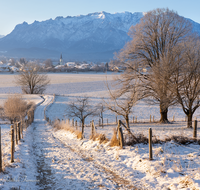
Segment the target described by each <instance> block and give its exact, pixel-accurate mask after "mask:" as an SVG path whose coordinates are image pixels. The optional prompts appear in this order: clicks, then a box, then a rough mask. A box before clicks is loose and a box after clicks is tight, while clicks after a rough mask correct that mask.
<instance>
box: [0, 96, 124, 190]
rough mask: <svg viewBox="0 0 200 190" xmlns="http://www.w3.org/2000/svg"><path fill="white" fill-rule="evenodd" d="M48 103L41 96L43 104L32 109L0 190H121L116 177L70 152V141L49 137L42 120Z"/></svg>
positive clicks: (45, 97) (46, 126) (50, 133)
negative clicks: (30, 120)
mask: <svg viewBox="0 0 200 190" xmlns="http://www.w3.org/2000/svg"><path fill="white" fill-rule="evenodd" d="M52 99H53V96H44V102H43V103H41V104H40V105H39V106H38V107H37V108H36V110H35V118H34V122H33V123H32V124H31V125H30V126H29V127H28V128H27V130H26V131H25V132H24V139H22V140H21V142H20V144H19V145H18V147H17V148H16V152H15V162H14V163H13V164H11V165H10V166H9V167H8V168H6V170H5V172H4V175H1V177H2V178H1V182H0V189H116V188H118V189H120V186H121V187H123V183H121V184H118V183H117V181H116V180H118V176H117V175H115V174H113V172H111V171H107V170H106V169H105V168H104V167H100V166H99V165H98V164H96V163H95V162H94V161H92V160H91V161H89V160H88V159H86V158H85V157H84V156H83V154H82V153H81V152H79V149H77V150H75V149H74V148H72V147H73V146H71V145H70V141H71V140H70V139H69V145H68V144H66V142H67V141H65V143H63V142H62V141H61V140H60V139H57V138H56V137H55V136H54V135H53V129H52V126H50V125H49V124H48V123H47V122H46V121H45V120H44V109H45V107H46V106H47V105H48V104H49V103H50V102H51V101H52ZM114 178H116V179H114ZM119 180H121V179H119ZM122 189H123V188H122Z"/></svg>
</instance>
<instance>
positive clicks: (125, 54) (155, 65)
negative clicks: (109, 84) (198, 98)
mask: <svg viewBox="0 0 200 190" xmlns="http://www.w3.org/2000/svg"><path fill="white" fill-rule="evenodd" d="M191 28H192V27H191V24H190V23H189V21H186V20H185V19H184V18H183V17H180V16H179V15H178V14H177V13H175V12H174V11H170V10H168V9H156V10H153V11H150V12H148V13H147V14H146V15H145V16H144V17H143V18H142V19H141V22H140V23H139V24H137V25H135V26H132V27H131V28H130V31H129V35H130V36H131V37H132V40H131V41H130V42H128V43H127V44H126V45H125V47H124V48H123V49H122V50H121V52H120V53H119V54H118V58H119V59H120V60H121V61H123V62H124V64H125V66H126V67H127V71H128V72H129V76H130V73H131V71H133V72H137V74H138V78H139V79H140V80H141V81H142V83H143V84H144V85H143V87H145V88H144V90H145V94H146V98H147V97H148V98H149V100H151V99H153V100H154V103H158V104H159V106H160V114H161V119H160V121H161V122H168V118H167V113H168V107H169V106H170V105H172V104H174V103H175V94H174V93H173V92H172V91H170V88H171V86H170V83H169V82H168V81H169V80H170V79H171V77H172V76H173V68H174V66H173V62H174V61H175V60H176V54H174V53H173V52H175V49H176V48H177V46H178V45H179V44H180V43H181V42H182V41H183V40H184V39H185V38H186V37H187V36H188V34H190V32H191ZM143 68H148V72H146V73H144V72H143ZM169 71H170V72H169Z"/></svg>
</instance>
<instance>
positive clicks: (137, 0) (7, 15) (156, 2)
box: [0, 0, 200, 35]
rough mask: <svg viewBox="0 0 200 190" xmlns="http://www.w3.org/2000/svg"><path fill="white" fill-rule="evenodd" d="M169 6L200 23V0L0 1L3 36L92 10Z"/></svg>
mask: <svg viewBox="0 0 200 190" xmlns="http://www.w3.org/2000/svg"><path fill="white" fill-rule="evenodd" d="M167 7H168V8H169V9H171V10H174V11H177V12H178V14H179V15H181V16H184V17H186V18H190V19H192V20H194V21H195V22H198V23H200V0H0V35H7V34H9V33H10V32H11V31H12V30H13V29H14V27H15V26H16V25H17V24H20V23H23V22H24V21H26V22H28V23H29V24H30V23H33V22H34V21H35V20H38V21H43V20H47V19H50V18H52V19H55V18H56V17H57V16H63V17H66V16H77V15H86V14H88V13H93V12H101V11H106V12H109V13H115V12H124V11H129V12H147V11H150V10H153V9H156V8H167Z"/></svg>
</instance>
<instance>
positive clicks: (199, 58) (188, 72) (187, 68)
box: [171, 36, 200, 128]
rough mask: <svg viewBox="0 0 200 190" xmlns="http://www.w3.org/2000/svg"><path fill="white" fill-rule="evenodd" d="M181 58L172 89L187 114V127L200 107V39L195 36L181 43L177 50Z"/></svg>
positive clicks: (177, 63) (172, 82)
mask: <svg viewBox="0 0 200 190" xmlns="http://www.w3.org/2000/svg"><path fill="white" fill-rule="evenodd" d="M176 54H177V55H179V59H178V61H177V62H176V66H177V70H176V72H175V74H174V78H173V79H172V80H171V85H172V86H173V87H174V88H172V90H173V91H174V92H175V93H176V96H177V100H178V102H179V103H180V105H181V106H182V109H183V111H184V113H185V114H186V115H187V118H188V120H187V127H189V128H190V127H192V117H193V114H194V112H195V111H196V110H197V108H199V107H200V40H199V37H196V36H193V37H191V38H189V39H188V40H187V41H185V42H183V43H182V44H181V45H180V48H179V49H178V50H177V52H176Z"/></svg>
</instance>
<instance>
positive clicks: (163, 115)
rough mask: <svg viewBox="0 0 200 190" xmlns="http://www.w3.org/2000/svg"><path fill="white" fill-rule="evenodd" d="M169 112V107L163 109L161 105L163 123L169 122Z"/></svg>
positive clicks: (161, 120)
mask: <svg viewBox="0 0 200 190" xmlns="http://www.w3.org/2000/svg"><path fill="white" fill-rule="evenodd" d="M167 113H168V108H165V109H162V108H161V107H160V122H161V123H168V122H169V121H168V118H167Z"/></svg>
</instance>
